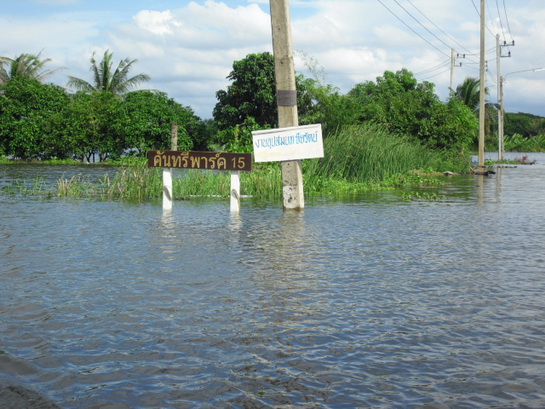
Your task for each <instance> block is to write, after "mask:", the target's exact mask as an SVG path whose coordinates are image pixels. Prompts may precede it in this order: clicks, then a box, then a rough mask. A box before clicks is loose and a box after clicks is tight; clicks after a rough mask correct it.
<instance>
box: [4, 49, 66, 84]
mask: <svg viewBox="0 0 545 409" xmlns="http://www.w3.org/2000/svg"><path fill="white" fill-rule="evenodd" d="M41 54H42V53H41V52H39V53H38V55H34V54H21V55H20V56H18V57H16V58H9V57H0V84H7V83H8V82H10V81H11V80H12V79H15V78H29V79H35V80H37V81H39V82H43V81H44V80H45V79H46V78H48V77H49V76H50V75H52V74H53V73H55V72H56V71H58V70H59V69H61V68H56V69H54V70H44V66H45V65H46V64H47V63H49V62H50V61H51V59H50V58H46V59H45V60H42V59H41Z"/></svg>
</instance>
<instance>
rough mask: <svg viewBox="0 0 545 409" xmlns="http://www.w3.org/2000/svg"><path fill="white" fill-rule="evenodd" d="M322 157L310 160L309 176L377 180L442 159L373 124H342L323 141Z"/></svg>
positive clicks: (431, 166)
mask: <svg viewBox="0 0 545 409" xmlns="http://www.w3.org/2000/svg"><path fill="white" fill-rule="evenodd" d="M324 153H325V155H324V157H323V158H322V159H318V160H315V161H313V162H311V166H309V168H308V176H309V178H313V177H318V178H333V179H338V180H344V181H347V182H352V183H363V184H365V185H368V184H377V183H380V182H382V181H384V180H387V179H389V178H391V177H392V176H394V175H399V174H406V173H408V172H410V171H412V170H415V169H435V168H437V167H438V166H439V165H440V162H441V160H442V159H443V158H442V157H441V155H440V154H438V153H437V152H436V151H432V150H430V149H428V148H426V147H424V146H422V145H420V144H418V143H416V142H414V141H412V140H410V139H408V138H403V137H399V136H395V135H392V134H390V133H388V132H387V131H386V130H384V129H383V128H381V127H380V126H377V125H374V124H366V125H358V126H350V127H345V128H342V129H341V130H340V131H338V132H337V133H335V134H333V135H331V136H329V137H328V138H326V139H325V141H324Z"/></svg>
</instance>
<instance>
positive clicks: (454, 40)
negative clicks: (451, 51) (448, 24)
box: [407, 0, 470, 52]
mask: <svg viewBox="0 0 545 409" xmlns="http://www.w3.org/2000/svg"><path fill="white" fill-rule="evenodd" d="M407 3H409V4H410V5H411V6H413V7H414V8H415V9H416V11H418V12H419V13H420V14H421V15H422V16H423V17H424V18H425V19H426V20H428V21H429V22H430V23H431V24H432V25H433V26H434V27H435V28H436V29H437V30H439V31H440V32H441V33H443V34H444V35H446V36H447V37H448V38H449V39H450V40H451V41H453V42H454V43H456V44H457V45H458V46H459V47H460V48H462V49H464V50H465V51H467V52H470V51H469V50H468V49H467V48H465V47H464V46H463V45H462V44H460V43H459V42H458V41H456V39H455V38H454V37H452V36H451V35H449V34H448V33H446V32H445V31H443V30H442V29H441V28H440V27H439V26H437V24H435V23H434V22H433V21H431V20H430V19H429V18H428V17H427V16H426V15H425V14H424V13H422V11H420V9H419V8H418V7H416V6H415V5H414V4H413V3H412V2H411V0H407Z"/></svg>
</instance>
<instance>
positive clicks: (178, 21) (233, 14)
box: [0, 0, 545, 118]
mask: <svg viewBox="0 0 545 409" xmlns="http://www.w3.org/2000/svg"><path fill="white" fill-rule="evenodd" d="M440 3H441V5H440V6H438V2H437V1H436V0H335V1H332V0H327V1H326V0H291V2H290V4H291V14H292V36H293V45H294V49H295V51H296V58H295V61H296V69H297V71H299V72H301V73H303V74H305V75H307V76H312V75H316V76H317V77H318V78H319V79H321V80H323V81H324V82H326V83H328V84H331V85H334V86H336V87H337V88H339V90H340V91H341V92H342V93H345V92H348V91H349V90H350V89H351V88H352V87H353V86H354V85H355V84H357V83H359V82H363V81H367V80H375V78H376V77H377V76H380V75H382V74H383V73H384V71H385V70H390V71H396V70H399V69H401V68H407V69H409V70H410V71H412V72H413V73H414V74H415V76H416V77H417V78H418V79H419V80H420V81H423V80H427V81H430V82H433V83H435V84H436V92H437V93H438V95H439V96H440V97H441V98H442V99H445V98H446V97H447V95H448V87H449V84H450V62H449V61H450V49H451V48H455V49H456V51H457V52H459V53H460V54H464V53H465V54H466V58H465V59H464V58H460V59H457V60H456V62H457V63H460V62H461V63H462V66H461V67H457V68H455V69H454V85H455V86H456V85H457V84H459V83H460V82H462V81H463V79H464V78H466V77H468V76H472V77H478V74H479V71H478V51H479V50H478V47H479V15H478V13H477V9H479V10H480V1H479V0H441V2H440ZM486 15H487V18H486V20H487V28H488V29H487V32H486V34H487V40H486V44H487V45H486V49H487V55H486V59H487V61H488V73H487V87H488V88H489V90H490V95H489V100H490V101H491V102H496V100H497V96H496V91H497V84H498V75H497V69H496V55H495V35H496V34H500V39H501V42H502V43H503V41H506V42H507V43H510V42H511V41H512V40H515V43H516V45H515V46H514V47H503V54H507V53H508V51H511V58H501V73H502V75H504V76H506V79H507V81H506V82H505V87H504V97H505V106H506V110H507V111H508V112H529V113H533V114H537V115H543V116H545V71H535V72H534V71H530V70H532V69H534V68H540V67H545V30H543V24H544V23H545V7H544V5H543V0H487V12H486ZM0 39H1V41H0V55H2V56H8V57H15V56H17V55H19V54H21V53H38V52H40V51H42V57H44V58H51V59H52V62H51V63H50V65H49V68H56V67H65V69H64V70H61V71H59V72H57V73H56V74H55V75H54V76H53V77H51V78H50V81H51V82H53V83H56V84H59V85H62V86H64V85H66V81H67V76H68V75H72V76H77V77H81V78H85V79H89V59H90V57H91V55H92V54H93V52H96V53H97V55H98V56H100V55H101V54H103V53H104V51H106V50H108V49H109V50H111V51H113V52H114V58H115V59H116V61H119V60H120V59H123V58H125V57H129V58H131V59H138V63H137V64H136V66H135V71H134V74H137V73H140V72H145V73H146V74H149V75H150V76H151V77H152V81H151V82H149V83H147V84H146V85H145V86H144V87H145V88H154V89H160V90H162V91H165V92H167V93H168V95H169V96H170V97H172V98H174V99H175V100H176V101H178V102H179V103H181V104H183V105H186V106H190V107H192V108H193V110H194V111H195V112H196V114H197V115H199V116H200V117H201V118H210V117H211V116H212V110H213V108H214V105H215V104H216V102H217V100H216V98H215V93H216V91H218V90H220V89H225V88H226V87H227V85H228V84H229V82H228V81H227V80H226V76H227V75H228V74H229V72H230V71H231V69H232V64H233V61H235V60H240V59H242V58H244V57H245V56H246V55H247V54H249V53H259V52H263V51H272V45H271V30H270V16H269V1H268V0H258V1H251V0H224V1H219V0H194V1H187V0H154V1H150V0H146V1H144V0H108V1H106V0H18V1H14V0H0ZM308 67H314V68H313V70H309V69H308ZM520 71H523V72H520Z"/></svg>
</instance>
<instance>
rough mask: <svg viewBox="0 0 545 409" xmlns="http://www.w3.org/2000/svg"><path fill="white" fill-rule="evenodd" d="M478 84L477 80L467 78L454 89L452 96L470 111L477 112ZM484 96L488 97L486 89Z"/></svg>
mask: <svg viewBox="0 0 545 409" xmlns="http://www.w3.org/2000/svg"><path fill="white" fill-rule="evenodd" d="M480 84H481V81H480V80H479V79H478V78H474V77H467V78H466V79H465V80H464V82H462V83H461V84H460V85H458V86H457V87H456V91H455V92H454V96H455V97H456V98H458V99H459V100H460V101H462V102H463V103H464V104H465V105H467V106H468V107H469V108H471V110H472V111H478V110H479V102H480V95H481V91H480ZM485 95H488V88H485Z"/></svg>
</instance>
